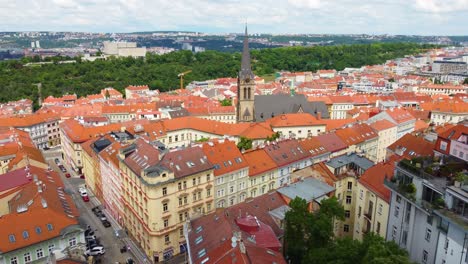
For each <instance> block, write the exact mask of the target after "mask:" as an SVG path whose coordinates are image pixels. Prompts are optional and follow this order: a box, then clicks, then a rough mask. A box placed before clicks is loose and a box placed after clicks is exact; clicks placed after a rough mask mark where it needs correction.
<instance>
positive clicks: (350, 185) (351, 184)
mask: <svg viewBox="0 0 468 264" xmlns="http://www.w3.org/2000/svg"><path fill="white" fill-rule="evenodd" d="M352 190H353V183H352V182H348V191H352Z"/></svg>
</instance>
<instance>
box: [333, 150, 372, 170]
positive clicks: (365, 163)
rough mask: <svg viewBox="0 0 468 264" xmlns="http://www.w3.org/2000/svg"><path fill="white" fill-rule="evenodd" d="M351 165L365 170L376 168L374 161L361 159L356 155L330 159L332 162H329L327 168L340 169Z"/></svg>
mask: <svg viewBox="0 0 468 264" xmlns="http://www.w3.org/2000/svg"><path fill="white" fill-rule="evenodd" d="M351 163H354V164H356V165H357V166H359V167H360V168H362V169H364V170H367V169H369V168H370V167H372V166H374V163H373V162H372V161H370V160H368V159H367V158H365V157H360V156H358V155H357V154H356V153H352V154H350V155H341V156H338V157H334V158H333V159H330V161H327V163H326V164H327V166H329V167H332V168H339V167H343V166H345V165H348V164H351Z"/></svg>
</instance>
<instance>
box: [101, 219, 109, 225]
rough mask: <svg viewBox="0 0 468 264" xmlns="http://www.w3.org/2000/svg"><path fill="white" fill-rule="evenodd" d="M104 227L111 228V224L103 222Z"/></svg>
mask: <svg viewBox="0 0 468 264" xmlns="http://www.w3.org/2000/svg"><path fill="white" fill-rule="evenodd" d="M101 223H102V225H103V226H104V227H111V223H110V222H109V221H107V220H104V221H102V222H101Z"/></svg>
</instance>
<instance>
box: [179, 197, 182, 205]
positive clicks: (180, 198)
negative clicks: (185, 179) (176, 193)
mask: <svg viewBox="0 0 468 264" xmlns="http://www.w3.org/2000/svg"><path fill="white" fill-rule="evenodd" d="M179 206H182V197H179Z"/></svg>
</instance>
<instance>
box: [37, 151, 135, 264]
mask: <svg viewBox="0 0 468 264" xmlns="http://www.w3.org/2000/svg"><path fill="white" fill-rule="evenodd" d="M60 156H61V152H58V151H54V152H50V153H48V152H44V158H46V160H47V161H48V163H49V164H50V166H51V168H52V169H53V170H55V171H57V172H58V173H59V174H60V176H61V178H62V180H63V182H64V185H65V190H66V191H68V193H71V195H72V197H73V200H74V201H75V204H76V206H77V208H78V210H79V212H80V224H81V225H82V227H83V228H84V229H86V227H87V225H90V226H91V228H92V229H93V230H95V236H96V237H97V238H98V239H99V240H100V244H102V246H103V247H104V248H105V250H106V253H105V254H104V255H102V256H101V257H98V258H99V259H100V260H101V263H106V264H107V263H116V262H120V263H125V262H126V260H127V259H128V258H130V257H131V258H133V259H135V257H134V256H131V255H130V253H129V252H126V253H120V249H121V248H122V246H124V244H123V242H122V241H121V240H120V239H119V238H117V236H116V233H115V230H114V228H116V225H115V221H112V219H111V218H110V217H109V216H107V215H106V216H107V217H108V219H109V221H110V222H111V223H112V226H111V227H108V228H105V227H104V226H103V225H102V223H101V221H100V220H99V218H98V217H97V216H95V215H94V213H93V212H92V211H91V209H92V208H93V207H94V206H96V205H98V204H99V201H97V199H96V197H94V195H93V194H92V193H91V192H90V191H89V190H88V196H89V198H90V201H89V202H84V201H83V199H82V198H81V196H80V194H79V193H78V188H79V187H80V186H83V185H84V184H85V181H84V179H80V178H79V176H78V175H76V173H75V172H74V171H73V170H71V169H70V168H68V167H66V166H65V167H66V169H67V172H68V173H70V174H71V178H66V177H65V176H64V173H62V172H61V171H60V169H59V168H58V165H57V164H56V163H55V162H54V160H55V158H59V159H60V162H61V164H62V160H61V157H60ZM103 212H104V211H103Z"/></svg>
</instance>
